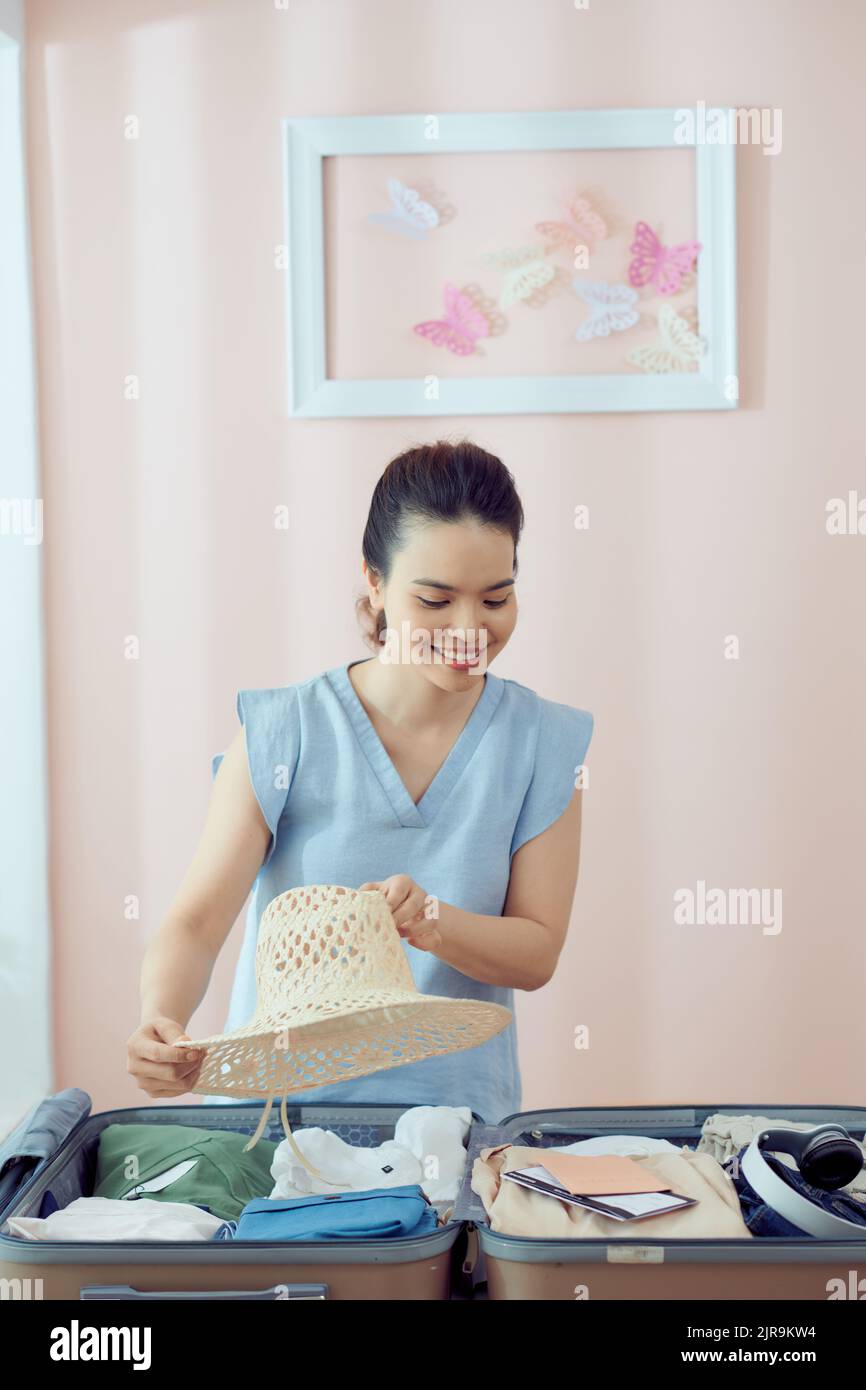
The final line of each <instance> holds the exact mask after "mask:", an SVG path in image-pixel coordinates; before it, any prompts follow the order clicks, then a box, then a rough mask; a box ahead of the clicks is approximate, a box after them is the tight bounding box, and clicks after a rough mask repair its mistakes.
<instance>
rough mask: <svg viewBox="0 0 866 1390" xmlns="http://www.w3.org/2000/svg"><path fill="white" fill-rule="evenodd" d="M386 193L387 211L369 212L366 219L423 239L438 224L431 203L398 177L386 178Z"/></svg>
mask: <svg viewBox="0 0 866 1390" xmlns="http://www.w3.org/2000/svg"><path fill="white" fill-rule="evenodd" d="M388 195H389V197H390V199H391V208H390V211H389V212H371V213H368V214H367V218H368V221H370V222H380V223H381V224H382V226H384V227H388V228H389V230H390V231H392V232H400V233H402V235H403V236H408V237H413V238H414V240H416V241H421V240H423V239H424V238H425V237H426V235H427V233H428V232H432V231H433V230H434V228H436V227H438V226H439V214H438V212H437V211H436V209H435V208H434V207H433V205H432V204H431V203H425V201H424V199H423V198H422V197H421V194H420V193H419V192H418V191H417V190H416V189H414V188H407V187H406V185H405V184H404V183H401V182H400V180H399V179H394V178H391V179H389V180H388Z"/></svg>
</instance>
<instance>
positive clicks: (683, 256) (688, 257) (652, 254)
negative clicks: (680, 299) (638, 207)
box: [628, 222, 701, 294]
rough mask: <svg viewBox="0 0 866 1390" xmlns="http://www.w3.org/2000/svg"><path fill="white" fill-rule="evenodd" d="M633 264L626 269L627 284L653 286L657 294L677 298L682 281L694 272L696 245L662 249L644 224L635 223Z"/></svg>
mask: <svg viewBox="0 0 866 1390" xmlns="http://www.w3.org/2000/svg"><path fill="white" fill-rule="evenodd" d="M629 249H630V250H631V253H632V255H633V256H634V260H633V261H631V263H630V264H629V268H628V278H629V283H630V284H632V285H638V286H640V285H653V286H654V288H655V289H657V290H658V292H659V294H676V292H677V290H679V289H681V288H682V283H683V277H684V276H686V275H688V274H689V272H690V271H691V270H693V269H694V264H695V261H696V260H697V256H698V252H699V251H700V249H701V243H700V242H699V241H683V242H681V243H680V244H679V246H662V244H661V242H660V241H659V239H658V237H657V236H656V234H655V232H654V231H653V229H652V227H651V226H650V225H649V223H647V222H638V224H637V226H636V227H635V229H634V241H633V242H632V244H631V247H630V248H629Z"/></svg>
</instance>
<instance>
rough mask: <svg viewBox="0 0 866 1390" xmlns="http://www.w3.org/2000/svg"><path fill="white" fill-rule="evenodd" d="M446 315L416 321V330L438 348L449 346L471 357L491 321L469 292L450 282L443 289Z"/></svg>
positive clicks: (456, 351)
mask: <svg viewBox="0 0 866 1390" xmlns="http://www.w3.org/2000/svg"><path fill="white" fill-rule="evenodd" d="M442 298H443V300H444V303H445V317H444V318H442V319H427V320H425V322H424V323H416V324H415V325H414V331H415V332H416V333H419V334H420V335H421V337H422V338H429V339H430V342H431V343H434V344H435V345H436V347H446V348H447V349H448V351H449V352H453V353H456V355H457V356H458V357H469V356H470V355H471V354H472V353H473V352H474V351H475V344H476V341H477V339H479V338H486V337H488V335H489V333H490V324H489V323H488V322H487V319H486V318H485V317H484V315H483V314H482V313H481V312H480V311H479V310H478V309H477V308H476V307H475V305H474V304H473V302H472V300H471V299H470V298H469V295H468V294H464V293H463V292H462V291H461V290H458V288H457V286H456V285H446V286H445V287H444V289H443V291H442Z"/></svg>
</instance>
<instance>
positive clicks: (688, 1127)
mask: <svg viewBox="0 0 866 1390" xmlns="http://www.w3.org/2000/svg"><path fill="white" fill-rule="evenodd" d="M409 1104H411V1102H407V1103H406V1105H405V1106H401V1105H382V1106H378V1105H371V1104H358V1105H336V1104H334V1105H310V1106H290V1107H289V1120H290V1124H291V1126H292V1129H293V1130H295V1129H298V1128H301V1127H303V1126H305V1125H322V1126H323V1127H326V1128H330V1129H333V1130H334V1131H335V1132H336V1133H338V1134H339V1135H340V1137H341V1138H343V1139H344V1140H346V1142H348V1143H353V1144H367V1145H377V1144H380V1143H383V1142H384V1141H385V1140H386V1139H390V1138H393V1133H394V1126H395V1124H396V1121H397V1118H398V1117H399V1115H400V1114H401V1113H402V1111H403V1110H404V1109H406V1108H408V1105H409ZM716 1112H722V1113H725V1114H734V1115H740V1114H749V1113H751V1114H755V1115H766V1116H768V1117H770V1118H777V1119H787V1120H796V1121H802V1122H804V1123H806V1124H813V1125H817V1124H827V1123H829V1122H830V1121H834V1122H836V1123H838V1124H842V1125H844V1126H845V1128H846V1129H847V1130H848V1131H849V1132H850V1133H851V1134H852V1135H854V1136H855V1137H856V1138H858V1139H862V1138H863V1137H864V1126H866V1108H864V1107H854V1108H849V1109H839V1108H835V1107H830V1106H773V1105H743V1104H739V1103H738V1104H732V1105H727V1104H724V1105H722V1104H719V1105H713V1106H676V1107H654V1106H637V1107H632V1108H630V1109H615V1108H601V1109H597V1108H596V1109H567V1110H535V1111H525V1112H523V1113H521V1114H517V1115H509V1116H507V1117H505V1118H504V1119H503V1120H502V1121H501V1122H500V1123H499V1124H487V1123H486V1122H485V1121H484V1120H482V1119H480V1118H478V1117H477V1116H476V1117H475V1118H474V1121H473V1124H472V1127H471V1130H470V1134H469V1139H468V1152H467V1163H466V1170H465V1174H464V1180H463V1186H462V1190H461V1192H460V1194H459V1196H458V1199H457V1202H456V1204H455V1206H454V1210H453V1213H452V1219H451V1220H450V1221H449V1222H448V1224H447V1225H445V1226H442V1227H440V1228H439V1229H438V1230H436V1231H433V1232H430V1233H429V1234H426V1235H424V1236H421V1237H415V1238H406V1239H399V1240H387V1241H378V1242H363V1243H362V1242H343V1241H341V1242H328V1243H326V1242H299V1241H292V1242H283V1243H280V1244H274V1245H265V1244H263V1243H260V1242H258V1241H255V1242H253V1241H235V1242H231V1241H227V1242H220V1241H215V1242H210V1241H184V1242H174V1243H173V1242H167V1241H151V1242H142V1243H139V1244H132V1243H123V1242H110V1243H109V1242H88V1243H77V1244H75V1243H72V1242H69V1241H55V1242H48V1241H28V1240H21V1239H19V1238H16V1237H12V1236H9V1235H4V1234H3V1233H2V1230H0V1288H2V1294H3V1296H4V1297H7V1298H8V1297H17V1298H25V1299H28V1298H43V1299H46V1300H53V1299H73V1300H78V1299H104V1298H114V1299H187V1298H205V1299H221V1298H226V1299H261V1300H272V1299H286V1298H314V1299H327V1298H334V1299H378V1300H400V1299H446V1298H449V1297H458V1298H460V1297H463V1298H466V1297H473V1296H475V1297H484V1296H485V1294H486V1296H487V1297H489V1298H490V1299H497V1300H498V1299H520V1300H523V1299H527V1300H537V1299H542V1300H547V1299H551V1300H561V1299H568V1300H570V1301H573V1300H575V1299H585V1298H588V1299H590V1300H592V1299H595V1300H599V1299H668V1300H670V1299H678V1298H682V1299H706V1300H720V1299H767V1300H772V1299H781V1300H788V1299H790V1300H799V1299H816V1300H826V1299H827V1298H828V1297H829V1293H828V1281H830V1280H836V1281H843V1284H844V1286H845V1287H846V1288H848V1289H849V1290H850V1292H849V1293H848V1294H847V1296H848V1297H850V1298H856V1297H858V1289H859V1290H860V1291H861V1292H860V1294H859V1296H860V1297H862V1293H863V1292H864V1291H866V1227H864V1238H863V1240H862V1241H861V1240H860V1239H859V1238H855V1239H853V1240H848V1239H842V1240H817V1239H815V1238H814V1237H811V1236H803V1237H802V1238H801V1239H796V1238H791V1237H786V1238H780V1239H768V1238H766V1237H751V1238H749V1239H744V1240H690V1241H682V1242H676V1241H672V1240H670V1239H668V1240H666V1241H665V1240H658V1239H653V1238H652V1236H651V1235H650V1234H649V1224H650V1223H644V1226H643V1229H641V1230H640V1232H638V1233H637V1234H635V1235H628V1236H623V1237H622V1238H616V1239H610V1238H608V1239H605V1240H549V1239H544V1240H528V1239H525V1238H523V1237H516V1236H508V1235H502V1234H500V1233H498V1232H494V1231H491V1230H490V1226H489V1223H488V1221H487V1216H486V1213H485V1210H484V1207H483V1205H482V1203H481V1200H480V1198H479V1197H478V1196H477V1195H476V1194H475V1193H474V1192H473V1191H472V1187H471V1175H472V1165H473V1162H474V1159H475V1157H476V1156H477V1155H478V1153H479V1152H480V1151H481V1149H482V1148H486V1147H488V1146H492V1145H497V1144H502V1143H509V1142H510V1143H515V1144H518V1143H519V1144H522V1145H527V1146H529V1147H536V1148H539V1149H543V1148H544V1147H545V1146H551V1145H555V1144H564V1143H571V1142H572V1141H573V1140H575V1139H582V1138H590V1137H593V1136H596V1135H604V1134H645V1135H651V1136H654V1137H657V1138H663V1139H669V1140H671V1141H673V1142H674V1143H682V1144H686V1145H688V1146H690V1147H694V1146H696V1144H697V1142H698V1139H699V1138H700V1133H701V1128H702V1125H703V1123H704V1120H705V1119H706V1118H707V1116H709V1115H711V1114H714V1113H716ZM260 1114H261V1106H260V1105H259V1104H255V1103H249V1104H245V1103H243V1102H241V1103H239V1104H233V1105H198V1104H196V1105H190V1106H178V1105H169V1106H147V1107H143V1108H141V1109H128V1110H111V1111H106V1112H104V1113H102V1114H99V1115H91V1114H90V1100H89V1097H88V1096H87V1095H86V1094H85V1093H84V1092H83V1091H77V1090H71V1091H65V1092H61V1093H59V1095H58V1096H55V1097H51V1098H50V1100H49V1101H47V1102H44V1103H43V1105H42V1106H40V1107H38V1108H37V1110H36V1111H35V1112H34V1113H33V1114H31V1115H30V1116H28V1117H27V1119H26V1120H25V1121H24V1122H23V1123H22V1125H21V1126H19V1128H18V1130H16V1131H15V1132H13V1134H12V1135H10V1136H9V1138H8V1139H7V1140H6V1141H5V1142H4V1143H2V1144H0V1227H2V1226H3V1224H4V1223H5V1221H6V1219H7V1218H8V1217H9V1216H12V1215H20V1216H25V1215H31V1216H32V1215H39V1214H40V1209H41V1206H42V1202H43V1198H44V1196H45V1194H46V1192H49V1191H50V1192H51V1193H52V1194H53V1195H54V1197H55V1199H56V1200H57V1202H58V1204H59V1205H60V1206H65V1205H66V1204H67V1203H68V1202H70V1201H72V1200H73V1199H74V1198H75V1197H79V1196H86V1195H90V1193H91V1192H92V1189H93V1175H94V1167H95V1151H96V1145H97V1140H98V1136H99V1134H100V1132H101V1130H102V1129H103V1128H105V1126H107V1125H109V1124H115V1123H124V1122H125V1123H128V1124H143V1123H148V1124H160V1123H162V1124H184V1125H195V1126H199V1127H202V1128H205V1127H212V1128H215V1129H231V1130H236V1131H239V1132H241V1133H247V1134H249V1133H252V1131H253V1129H254V1128H255V1125H256V1123H257V1121H258V1118H259V1116H260ZM267 1137H268V1138H271V1139H275V1140H276V1141H277V1142H279V1141H280V1140H281V1139H282V1138H283V1133H282V1129H281V1127H280V1124H279V1116H277V1117H276V1119H275V1121H274V1122H273V1123H272V1124H271V1125H270V1126H269V1128H268V1130H267ZM861 1280H862V1281H863V1283H862V1285H861V1283H860V1281H861Z"/></svg>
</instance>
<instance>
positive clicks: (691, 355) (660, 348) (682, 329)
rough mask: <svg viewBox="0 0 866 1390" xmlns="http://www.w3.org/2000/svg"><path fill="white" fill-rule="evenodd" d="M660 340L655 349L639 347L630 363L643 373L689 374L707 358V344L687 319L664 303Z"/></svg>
mask: <svg viewBox="0 0 866 1390" xmlns="http://www.w3.org/2000/svg"><path fill="white" fill-rule="evenodd" d="M658 325H659V337H658V341H657V342H655V343H653V344H652V346H651V347H640V348H635V349H634V350H633V351H632V352H630V353H628V354H627V355H626V359H625V360H626V362H630V363H631V364H632V366H633V367H640V369H641V371H643V372H687V371H690V370H691V368H692V367H693V366H694V365H695V363H696V362H697V361H698V359H699V358H700V357H702V356H703V353H704V349H705V346H706V344H705V343H704V342H703V340H702V339H701V338H699V337H698V335H697V333H693V332H692V330H691V329H690V328H689V325H688V324H687V323H686V321H685V319H683V318H680V316H679V314H677V313H676V312H675V311H674V310H673V309H672V308H671V306H670V304H663V305H662V307H661V309H660V310H659V317H658Z"/></svg>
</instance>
